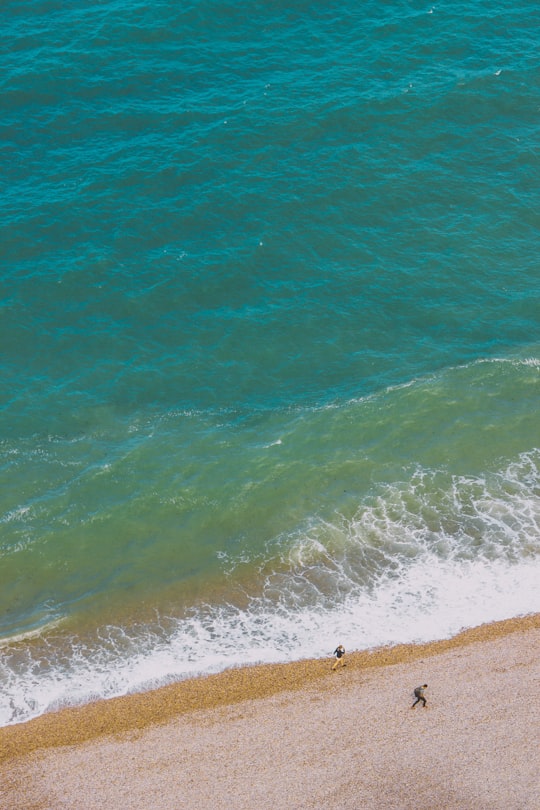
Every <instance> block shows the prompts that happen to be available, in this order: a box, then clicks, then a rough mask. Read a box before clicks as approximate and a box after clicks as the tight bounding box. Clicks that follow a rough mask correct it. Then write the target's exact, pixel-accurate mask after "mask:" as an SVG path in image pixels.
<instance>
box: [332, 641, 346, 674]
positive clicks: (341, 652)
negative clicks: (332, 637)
mask: <svg viewBox="0 0 540 810" xmlns="http://www.w3.org/2000/svg"><path fill="white" fill-rule="evenodd" d="M333 654H334V655H335V656H336V660H335V662H334V664H333V665H332V670H335V669H337V668H338V666H339V665H340V664H341V666H342V667H344V666H345V661H344V660H343V659H344V658H345V647H344V646H343V644H338V646H337V647H336V649H335V650H334V653H333Z"/></svg>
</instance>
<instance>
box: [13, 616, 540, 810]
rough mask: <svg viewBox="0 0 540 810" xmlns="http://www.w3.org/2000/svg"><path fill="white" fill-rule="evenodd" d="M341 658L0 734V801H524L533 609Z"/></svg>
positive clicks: (43, 804)
mask: <svg viewBox="0 0 540 810" xmlns="http://www.w3.org/2000/svg"><path fill="white" fill-rule="evenodd" d="M343 642H344V643H345V642H346V640H343ZM346 662H347V666H346V667H344V668H342V669H339V670H337V671H336V672H332V671H331V665H332V663H333V661H332V660H331V659H322V660H315V661H301V662H298V663H293V664H286V665H272V666H261V667H248V668H244V669H235V670H230V671H227V672H224V673H221V674H220V675H215V676H210V677H205V678H198V679H195V680H192V681H185V682H183V683H179V684H175V685H172V686H167V687H164V688H162V689H159V690H156V691H153V692H148V693H145V694H142V695H133V696H128V697H125V698H118V699H115V700H110V701H100V702H98V703H94V704H90V705H87V706H83V707H79V708H76V709H66V710H63V711H61V712H57V713H54V714H48V715H45V716H43V717H40V718H37V719H35V720H33V721H30V722H28V723H25V724H21V725H17V726H9V727H6V728H3V729H0V777H1V783H0V807H1V808H2V810H61V809H62V810H63V809H64V808H69V810H79V808H80V809H81V810H82V808H84V810H98V808H99V810H105V808H122V810H143V809H144V810H150V809H151V810H178V809H179V808H187V807H190V808H201V809H202V808H234V809H235V810H236V809H238V810H243V809H244V808H246V809H247V808H250V809H251V810H254V809H257V810H258V809H259V808H260V809H261V810H263V809H265V808H272V810H274V808H276V807H282V808H298V810H300V809H301V808H306V809H307V808H322V807H325V806H329V807H333V808H343V810H353V808H354V810H358V809H359V808H374V809H375V808H377V810H379V809H380V810H387V809H388V810H389V809H390V808H395V810H408V808H410V809H411V810H412V809H413V808H414V810H428V808H429V810H434V808H441V809H443V808H452V809H454V810H458V808H459V810H465V809H466V810H537V809H538V808H540V753H539V752H540V732H539V719H540V711H539V710H540V616H539V615H533V616H528V617H525V618H521V619H513V620H509V621H505V622H497V623H494V624H490V625H484V626H482V627H479V628H475V629H473V630H468V631H466V632H464V633H461V634H460V635H458V636H456V637H455V638H453V639H450V640H446V641H441V642H436V643H432V644H425V645H404V646H399V647H392V648H385V649H380V650H376V651H372V652H364V653H360V652H358V653H348V654H347V656H346ZM422 683H427V684H428V689H427V690H426V696H427V699H428V704H427V707H426V708H423V707H422V706H421V704H419V705H418V706H417V707H416V708H415V709H414V710H411V705H412V701H413V696H412V690H413V688H414V687H415V686H417V685H419V684H422Z"/></svg>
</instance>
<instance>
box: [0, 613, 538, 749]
mask: <svg viewBox="0 0 540 810" xmlns="http://www.w3.org/2000/svg"><path fill="white" fill-rule="evenodd" d="M533 629H536V630H538V629H540V614H538V613H534V614H529V615H526V616H520V617H516V618H512V619H505V620H502V621H497V622H492V623H488V624H483V625H480V626H478V627H473V628H469V629H466V630H463V631H461V632H460V633H458V634H457V635H455V636H453V637H451V638H449V639H442V640H438V641H432V642H427V643H420V644H400V645H395V646H388V647H379V648H375V649H373V650H366V651H353V652H348V653H347V656H346V661H347V668H348V669H347V671H348V672H351V671H353V672H355V671H361V672H365V671H367V670H372V669H374V668H381V669H382V668H385V667H391V666H395V665H399V664H402V665H410V664H413V663H414V662H417V661H421V660H423V659H426V658H432V657H436V656H440V655H443V654H444V653H448V652H450V651H453V650H456V649H459V648H465V647H468V646H470V645H475V644H481V643H483V642H486V641H490V640H494V639H502V638H505V637H507V636H511V635H513V634H515V633H520V632H521V633H525V632H527V631H529V630H533ZM332 662H333V659H331V658H317V659H304V660H300V661H294V662H288V663H284V664H260V665H249V666H246V667H234V668H231V669H227V670H225V671H223V672H220V673H217V674H213V675H202V676H199V677H196V678H190V679H187V680H184V681H180V682H177V683H173V684H169V685H166V686H162V687H159V688H157V689H154V690H150V691H146V692H140V693H135V694H130V695H126V696H122V697H116V698H110V699H100V700H97V701H95V702H92V703H87V704H84V705H82V706H76V707H69V708H63V709H60V710H58V711H55V712H50V713H46V714H43V715H40V716H39V717H36V718H33V719H32V720H28V721H26V722H24V723H18V724H14V725H10V726H4V727H2V728H0V765H1V764H3V763H9V761H10V760H13V759H20V758H23V757H25V756H27V755H29V754H32V753H34V752H39V751H42V750H46V749H49V748H58V747H63V746H76V745H82V744H84V743H88V742H90V741H93V740H99V739H100V738H106V737H110V736H118V735H121V734H124V733H128V732H135V731H141V730H143V729H146V728H149V727H152V726H159V725H163V724H165V723H167V722H169V721H171V720H174V719H175V718H179V717H182V716H185V715H190V714H193V713H196V712H200V711H210V710H215V709H219V708H224V707H230V706H234V705H236V704H240V703H242V702H244V701H252V700H260V699H264V698H269V697H272V696H276V695H279V694H280V693H285V692H297V691H299V690H302V689H305V688H311V687H316V688H318V689H321V690H323V691H324V690H325V689H327V688H328V687H329V686H331V685H332V683H333V678H335V677H336V674H335V673H333V672H331V664H332Z"/></svg>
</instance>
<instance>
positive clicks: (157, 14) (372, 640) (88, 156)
mask: <svg viewBox="0 0 540 810" xmlns="http://www.w3.org/2000/svg"><path fill="white" fill-rule="evenodd" d="M539 17H540V9H539V7H538V5H537V4H535V3H527V2H522V3H518V4H517V5H516V3H515V2H512V3H510V2H509V1H506V0H504V1H502V2H501V0H496V1H495V2H494V3H491V4H489V5H488V6H481V7H479V6H478V4H477V3H473V2H471V0H468V2H466V1H464V2H460V3H449V2H440V3H435V4H433V5H431V4H429V3H425V4H424V3H419V2H404V1H402V2H389V3H383V4H381V3H375V2H372V0H366V2H363V3H350V2H341V3H333V2H331V3H318V2H315V3H305V2H300V0H298V2H296V1H295V0H292V1H291V2H288V3H287V4H284V3H279V2H274V3H261V2H248V3H242V4H231V3H225V2H219V1H218V0H196V2H184V3H179V2H176V1H174V0H153V2H143V0H139V2H129V3H128V2H126V1H125V0H97V2H96V1H94V2H92V3H90V2H87V1H86V0H76V2H75V1H74V0H63V2H61V3H60V2H55V0H28V2H26V3H24V4H23V3H21V2H20V1H19V2H13V1H12V2H7V3H6V4H5V10H4V17H3V21H4V41H3V55H2V64H3V70H2V71H1V73H0V83H1V89H2V98H3V115H2V121H1V122H0V127H1V129H2V138H1V139H0V155H1V161H2V177H3V188H2V195H1V196H0V205H1V208H2V217H1V220H0V229H1V237H0V245H1V261H2V265H1V276H0V285H1V286H0V305H1V318H0V350H1V389H0V390H1V398H0V724H1V725H6V724H10V723H16V722H21V721H24V720H27V719H29V718H31V717H34V716H36V715H39V714H41V713H43V712H46V711H49V710H52V709H56V708H58V707H61V706H66V705H73V704H77V703H81V702H84V701H88V700H92V699H95V698H100V697H110V696H114V695H119V694H126V693H129V692H133V691H139V690H143V689H147V688H149V687H153V686H157V685H159V684H163V683H167V682H171V681H174V680H179V679H182V678H185V677H189V676H193V675H197V674H200V673H208V672H215V671H219V670H221V669H224V668H226V667H230V666H234V665H239V664H249V663H254V662H261V661H287V660H293V659H299V658H303V657H306V656H324V655H328V654H329V653H330V652H331V651H332V650H333V649H334V648H335V646H336V644H337V643H343V644H344V645H345V647H346V648H347V649H368V648H372V647H374V646H376V645H380V644H392V643H399V642H407V641H425V640H431V639H436V638H443V637H447V636H449V635H451V634H453V633H455V632H458V631H459V630H460V629H462V628H464V627H467V626H472V625H475V624H479V623H481V622H487V621H491V620H496V619H502V618H508V617H512V616H517V615H522V614H526V613H529V612H532V611H540V588H539V587H538V586H539V575H540V537H539V530H540V408H539V405H540V265H539V259H538V257H539V255H540V250H539V249H540V230H539V226H540V199H539V188H540V125H539V120H540V118H539V113H540V69H539V66H538V59H537V31H538V25H539V22H540V19H539Z"/></svg>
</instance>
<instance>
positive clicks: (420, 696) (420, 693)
mask: <svg viewBox="0 0 540 810" xmlns="http://www.w3.org/2000/svg"><path fill="white" fill-rule="evenodd" d="M424 689H427V683H425V684H424V685H423V686H417V687H416V689H415V690H414V696H415V698H416V700H415V701H414V703H413V705H412V706H411V709H414V707H415V706H416V704H417V703H420V701H421V700H423V701H424V709H425V708H426V699H425V697H424Z"/></svg>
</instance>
